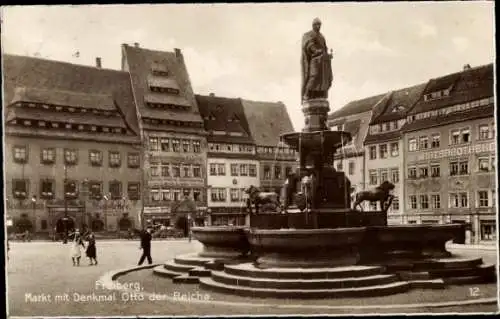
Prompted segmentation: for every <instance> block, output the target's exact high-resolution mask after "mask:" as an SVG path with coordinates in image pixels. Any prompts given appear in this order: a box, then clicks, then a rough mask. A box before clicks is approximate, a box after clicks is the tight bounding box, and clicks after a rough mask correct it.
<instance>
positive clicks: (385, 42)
mask: <svg viewBox="0 0 500 319" xmlns="http://www.w3.org/2000/svg"><path fill="white" fill-rule="evenodd" d="M315 17H319V18H320V19H321V20H322V21H323V26H322V29H321V31H322V33H323V34H324V36H325V38H326V41H327V45H328V46H329V47H330V48H331V49H332V50H333V55H334V58H333V61H332V67H333V72H334V82H333V87H332V89H331V90H330V98H329V100H330V105H331V106H330V107H331V109H332V110H336V109H338V108H340V107H342V106H344V105H345V104H347V103H348V102H349V101H352V100H356V99H360V98H365V97H368V96H371V95H376V94H380V93H385V92H388V91H390V90H394V89H399V88H403V87H405V86H411V85H415V84H418V83H423V82H425V81H427V80H428V79H430V78H432V77H437V76H441V75H445V74H448V73H453V72H458V71H460V70H461V69H462V67H463V65H464V64H470V65H471V66H477V65H482V64H487V63H491V62H493V61H494V57H495V48H494V4H493V2H477V1H475V2H443V3H435V2H433V3H415V2H401V3H333V4H331V3H329V4H326V3H323V4H301V3H296V4H295V3H294V4H231V5H228V4H217V5H214V4H207V5H201V4H174V5H165V4H162V5H107V6H104V5H100V6H33V7H28V6H23V7H20V6H15V7H3V8H2V24H3V25H2V50H3V52H4V53H9V54H19V55H28V56H38V57H41V58H46V59H53V60H60V61H66V62H72V63H77V64H84V65H95V58H96V57H101V58H102V65H103V67H104V68H111V69H120V68H121V48H120V46H121V44H122V43H128V44H131V45H132V44H133V43H134V42H138V43H139V44H140V46H141V47H143V48H148V49H154V50H165V51H173V49H174V48H180V49H181V50H182V52H183V54H184V57H185V61H186V64H187V67H188V71H189V75H190V78H191V82H192V85H193V89H194V91H195V92H196V93H198V94H208V93H215V94H216V95H219V96H225V97H241V98H245V99H251V100H262V101H282V102H283V103H285V105H286V106H287V108H288V112H289V114H290V117H291V119H292V122H293V125H294V127H295V129H296V130H299V129H301V128H302V126H303V122H304V120H303V114H302V112H301V111H300V50H301V49H300V42H301V37H302V34H303V33H304V32H307V31H309V30H310V28H311V22H312V20H313V19H314V18H315ZM76 52H79V54H75V53H76Z"/></svg>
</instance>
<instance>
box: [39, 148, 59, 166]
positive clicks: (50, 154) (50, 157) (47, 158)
mask: <svg viewBox="0 0 500 319" xmlns="http://www.w3.org/2000/svg"><path fill="white" fill-rule="evenodd" d="M41 155H42V156H41V157H40V159H41V163H42V164H45V165H51V164H54V163H55V162H56V150H55V149H54V148H44V149H42V154H41Z"/></svg>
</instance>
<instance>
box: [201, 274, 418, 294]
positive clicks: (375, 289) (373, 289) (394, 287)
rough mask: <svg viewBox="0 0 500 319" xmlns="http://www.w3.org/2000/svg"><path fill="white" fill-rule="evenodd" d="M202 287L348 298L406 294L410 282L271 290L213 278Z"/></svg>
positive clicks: (202, 283) (213, 289) (230, 290)
mask: <svg viewBox="0 0 500 319" xmlns="http://www.w3.org/2000/svg"><path fill="white" fill-rule="evenodd" d="M200 287H202V288H205V289H207V290H212V291H216V292H220V293H228V294H235V295H238V296H245V297H257V298H304V299H305V298H314V299H322V298H326V297H329V298H348V297H375V296H387V295H392V294H397V293H402V292H406V291H408V290H409V289H410V284H409V283H408V282H394V283H390V284H385V285H377V286H370V287H358V288H342V289H314V290H304V289H279V290H276V289H269V288H254V287H244V286H233V285H226V284H223V283H220V282H216V281H214V280H213V279H212V278H200Z"/></svg>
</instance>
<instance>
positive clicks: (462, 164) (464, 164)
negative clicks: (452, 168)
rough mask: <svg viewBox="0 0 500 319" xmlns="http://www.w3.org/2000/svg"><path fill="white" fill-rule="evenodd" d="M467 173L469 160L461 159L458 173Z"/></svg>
mask: <svg viewBox="0 0 500 319" xmlns="http://www.w3.org/2000/svg"><path fill="white" fill-rule="evenodd" d="M468 174H469V162H468V161H463V162H460V175H468Z"/></svg>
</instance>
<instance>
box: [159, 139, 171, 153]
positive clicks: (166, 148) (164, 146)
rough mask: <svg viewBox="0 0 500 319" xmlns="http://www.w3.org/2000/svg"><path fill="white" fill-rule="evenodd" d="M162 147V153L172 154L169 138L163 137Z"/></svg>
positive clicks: (161, 140)
mask: <svg viewBox="0 0 500 319" xmlns="http://www.w3.org/2000/svg"><path fill="white" fill-rule="evenodd" d="M160 146H161V150H162V152H170V140H169V138H167V137H162V138H161V139H160Z"/></svg>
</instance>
